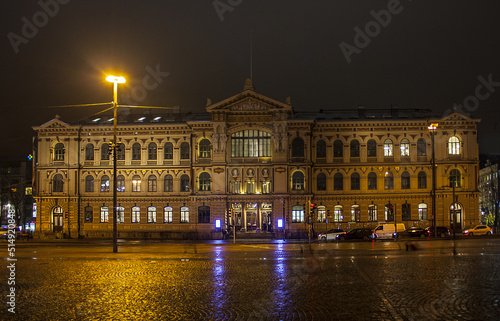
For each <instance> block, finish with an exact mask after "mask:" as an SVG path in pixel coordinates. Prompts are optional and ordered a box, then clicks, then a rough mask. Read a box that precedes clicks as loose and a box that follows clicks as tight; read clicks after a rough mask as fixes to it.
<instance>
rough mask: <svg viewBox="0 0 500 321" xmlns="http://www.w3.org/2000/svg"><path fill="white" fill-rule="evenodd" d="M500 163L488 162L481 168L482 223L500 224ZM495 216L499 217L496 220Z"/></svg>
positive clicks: (480, 201)
mask: <svg viewBox="0 0 500 321" xmlns="http://www.w3.org/2000/svg"><path fill="white" fill-rule="evenodd" d="M499 174H500V172H499V170H498V163H497V164H491V163H490V162H489V161H488V162H486V165H485V167H483V168H481V169H480V170H479V192H480V194H479V211H480V213H481V223H484V224H488V225H489V226H494V224H495V223H497V224H498V217H497V216H498V202H499V194H498V181H499V179H500V176H499ZM495 217H497V219H496V221H495Z"/></svg>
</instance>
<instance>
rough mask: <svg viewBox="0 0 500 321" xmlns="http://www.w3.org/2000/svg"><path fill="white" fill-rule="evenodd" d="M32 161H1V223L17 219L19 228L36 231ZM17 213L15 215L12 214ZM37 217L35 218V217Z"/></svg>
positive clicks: (3, 224)
mask: <svg viewBox="0 0 500 321" xmlns="http://www.w3.org/2000/svg"><path fill="white" fill-rule="evenodd" d="M31 184H32V164H31V161H6V160H2V161H0V191H1V195H0V206H1V216H0V223H1V225H2V226H6V225H8V220H9V219H12V218H13V219H15V220H16V224H17V225H18V226H22V227H23V228H24V229H28V228H31V229H34V228H35V226H34V224H35V221H36V213H35V214H34V213H33V209H34V207H33V205H34V200H33V195H32V185H31ZM13 212H15V214H11V213H13ZM34 215H35V217H33V216H34Z"/></svg>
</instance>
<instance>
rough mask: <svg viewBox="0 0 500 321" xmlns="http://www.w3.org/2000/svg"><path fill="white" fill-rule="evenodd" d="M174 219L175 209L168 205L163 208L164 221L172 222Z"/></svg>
mask: <svg viewBox="0 0 500 321" xmlns="http://www.w3.org/2000/svg"><path fill="white" fill-rule="evenodd" d="M172 221H173V211H172V207H170V206H166V207H165V208H164V209H163V222H164V223H172Z"/></svg>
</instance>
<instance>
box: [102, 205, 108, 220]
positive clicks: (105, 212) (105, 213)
mask: <svg viewBox="0 0 500 321" xmlns="http://www.w3.org/2000/svg"><path fill="white" fill-rule="evenodd" d="M108 222H109V210H108V207H107V206H102V207H101V223H108Z"/></svg>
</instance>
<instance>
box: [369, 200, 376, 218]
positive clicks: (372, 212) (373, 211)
mask: <svg viewBox="0 0 500 321" xmlns="http://www.w3.org/2000/svg"><path fill="white" fill-rule="evenodd" d="M376 220H377V205H373V204H370V205H368V221H370V222H373V221H376Z"/></svg>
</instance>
